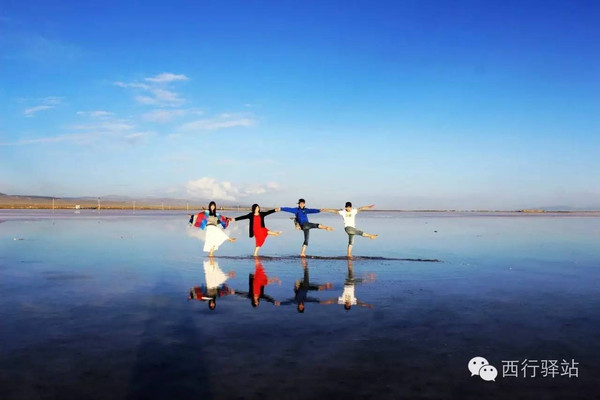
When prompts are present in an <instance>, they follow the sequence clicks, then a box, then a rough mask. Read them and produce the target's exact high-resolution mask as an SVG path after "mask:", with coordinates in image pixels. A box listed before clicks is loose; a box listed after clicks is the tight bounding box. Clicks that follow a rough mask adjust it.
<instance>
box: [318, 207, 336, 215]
mask: <svg viewBox="0 0 600 400" xmlns="http://www.w3.org/2000/svg"><path fill="white" fill-rule="evenodd" d="M339 211H340V210H336V209H335V208H321V212H329V213H334V214H337V213H338V212H339Z"/></svg>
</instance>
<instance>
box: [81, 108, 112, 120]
mask: <svg viewBox="0 0 600 400" xmlns="http://www.w3.org/2000/svg"><path fill="white" fill-rule="evenodd" d="M77 115H81V116H83V117H91V118H108V117H112V116H113V115H115V113H112V112H110V111H100V110H98V111H77Z"/></svg>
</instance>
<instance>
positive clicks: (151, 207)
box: [0, 202, 600, 215]
mask: <svg viewBox="0 0 600 400" xmlns="http://www.w3.org/2000/svg"><path fill="white" fill-rule="evenodd" d="M61 203H62V202H61ZM82 203H83V202H82ZM77 205H78V206H79V207H76V206H77ZM263 208H264V209H272V208H275V207H263ZM218 209H219V210H220V211H250V210H251V208H250V207H248V206H240V207H232V206H226V207H219V208H218ZM0 210H73V211H77V210H94V211H97V210H100V211H102V210H105V211H186V212H188V213H196V212H200V211H204V210H206V206H204V205H202V206H198V205H195V204H194V205H192V204H190V205H185V206H181V205H177V206H172V205H162V204H161V205H156V204H143V203H142V204H136V205H135V207H134V206H133V205H132V204H123V203H122V202H114V203H113V202H107V203H104V204H101V206H100V208H98V206H97V204H55V205H54V207H52V205H51V204H31V205H26V204H0ZM363 212H370V213H385V212H398V213H446V214H452V213H456V214H460V213H473V214H475V213H481V214H495V213H496V214H497V213H506V214H527V215H544V214H586V215H589V214H600V210H456V209H452V210H405V209H381V210H364V211H363Z"/></svg>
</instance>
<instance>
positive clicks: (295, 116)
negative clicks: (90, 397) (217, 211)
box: [0, 0, 600, 209]
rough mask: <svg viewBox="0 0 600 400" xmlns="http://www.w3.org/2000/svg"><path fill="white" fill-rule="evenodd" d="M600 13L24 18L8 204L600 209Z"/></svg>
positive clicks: (148, 11) (215, 8)
mask: <svg viewBox="0 0 600 400" xmlns="http://www.w3.org/2000/svg"><path fill="white" fill-rule="evenodd" d="M598 21H600V3H598V2H595V1H416V0H415V1H375V2H373V1H326V2H324V1H303V2H292V1H261V2H249V1H219V2H208V1H197V2H187V1H169V2H167V1H145V2H131V1H114V2H112V1H103V2H81V1H51V0H46V1H27V0H25V1H23V0H20V1H13V0H5V1H3V5H2V6H1V7H0V27H1V30H0V57H1V65H0V106H1V108H2V111H0V192H2V193H7V194H29V195H49V196H107V195H125V196H130V197H136V196H140V197H142V196H161V197H164V196H168V197H176V198H182V199H186V198H187V199H191V200H197V199H203V200H210V199H214V200H216V201H217V202H220V203H246V204H249V203H254V202H258V203H263V204H281V205H288V206H291V205H293V204H295V202H296V200H297V199H298V198H299V197H304V198H306V199H307V201H308V203H307V206H309V207H311V206H314V207H338V206H339V207H341V206H343V203H344V202H345V201H347V200H350V201H352V202H353V203H354V204H356V205H364V204H371V203H374V204H376V205H377V206H378V207H381V208H401V209H431V208H436V209H519V208H532V207H545V206H555V205H560V206H568V207H575V208H596V209H599V208H600V184H599V183H598V182H599V179H598V175H599V173H600V157H599V156H598V155H599V154H600V117H599V114H600V24H598Z"/></svg>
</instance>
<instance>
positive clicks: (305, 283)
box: [281, 258, 333, 313]
mask: <svg viewBox="0 0 600 400" xmlns="http://www.w3.org/2000/svg"><path fill="white" fill-rule="evenodd" d="M300 261H301V262H302V269H303V270H304V277H303V278H302V279H301V280H297V281H296V283H295V284H294V297H292V298H290V299H287V300H285V301H282V302H281V305H290V304H296V309H297V310H298V312H299V313H303V312H304V305H305V303H319V302H320V300H319V299H317V298H314V297H308V291H309V290H316V291H319V290H327V289H331V288H333V285H332V284H331V283H330V282H327V283H325V284H324V285H319V284H315V283H311V282H310V279H309V275H308V264H307V262H306V259H304V258H301V259H300Z"/></svg>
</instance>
